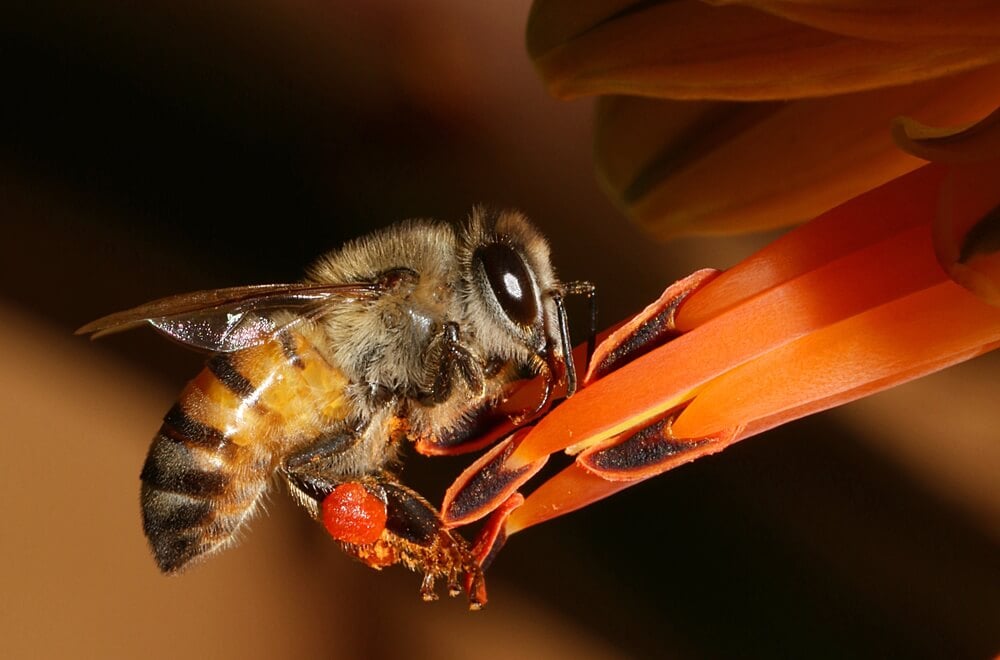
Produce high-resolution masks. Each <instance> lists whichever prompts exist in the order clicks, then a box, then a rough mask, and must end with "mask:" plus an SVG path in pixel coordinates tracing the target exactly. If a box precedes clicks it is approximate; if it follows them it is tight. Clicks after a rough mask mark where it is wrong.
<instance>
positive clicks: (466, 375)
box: [417, 321, 486, 405]
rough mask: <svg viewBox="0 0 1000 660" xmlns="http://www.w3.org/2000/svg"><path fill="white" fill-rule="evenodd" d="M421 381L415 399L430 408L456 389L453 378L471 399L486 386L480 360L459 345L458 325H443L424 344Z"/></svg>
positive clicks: (444, 399)
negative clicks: (423, 365)
mask: <svg viewBox="0 0 1000 660" xmlns="http://www.w3.org/2000/svg"><path fill="white" fill-rule="evenodd" d="M424 363H425V364H426V365H427V366H426V368H425V370H424V378H423V382H422V385H421V391H420V392H419V395H418V397H417V398H418V400H419V401H420V402H421V403H424V404H428V405H433V404H438V403H443V402H444V401H447V400H448V398H449V397H450V396H451V394H452V392H453V391H454V389H455V379H456V376H457V377H458V378H461V379H462V381H463V382H464V383H465V385H466V387H468V389H469V392H471V393H472V394H473V395H474V396H479V395H481V394H482V393H483V391H484V390H485V387H486V380H485V374H484V369H483V364H482V360H480V359H479V358H478V357H477V356H476V355H474V354H473V353H472V351H470V350H469V349H468V347H467V346H466V345H465V344H464V343H463V342H462V340H461V336H460V333H459V327H458V324H457V323H455V322H454V321H449V322H447V323H445V324H444V325H443V326H442V327H441V330H440V331H439V332H438V333H437V334H435V336H434V337H433V338H432V339H431V341H430V343H429V344H428V345H427V350H426V351H425V353H424Z"/></svg>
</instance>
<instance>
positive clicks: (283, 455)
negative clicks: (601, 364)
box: [77, 207, 593, 606]
mask: <svg viewBox="0 0 1000 660" xmlns="http://www.w3.org/2000/svg"><path fill="white" fill-rule="evenodd" d="M567 293H584V294H586V295H588V296H590V297H591V299H592V297H593V286H592V285H590V284H589V283H587V282H572V283H561V282H560V281H559V280H558V279H557V277H556V275H555V272H554V270H553V267H552V264H551V260H550V254H549V247H548V244H547V242H546V241H545V239H544V238H543V237H542V235H541V234H540V233H539V232H538V231H537V230H536V229H535V228H534V227H533V226H532V225H531V224H530V223H529V222H528V220H527V219H526V218H525V217H523V216H522V215H521V214H520V213H517V212H514V211H492V210H487V209H485V208H480V207H477V208H475V209H473V211H472V213H471V214H470V215H469V217H468V218H467V219H465V220H464V221H463V222H461V223H458V224H450V223H446V222H441V221H433V220H408V221H404V222H402V223H399V224H396V225H393V226H390V227H388V228H386V229H383V230H380V231H377V232H375V233H372V234H370V235H367V236H364V237H361V238H358V239H355V240H353V241H351V242H349V243H347V244H345V245H344V246H342V247H341V248H340V249H338V250H335V251H333V252H331V253H329V254H326V255H325V256H323V257H321V258H319V259H318V260H317V261H316V262H315V263H314V264H312V266H311V267H310V268H309V269H308V270H307V276H306V278H305V279H304V280H303V281H302V282H299V283H294V284H266V285H258V286H242V287H233V288H225V289H216V290H210V291H200V292H194V293H188V294H182V295H177V296H172V297H168V298H163V299H160V300H156V301H153V302H149V303H146V304H144V305H140V306H138V307H135V308H133V309H130V310H126V311H123V312H119V313H116V314H111V315H109V316H106V317H104V318H101V319H98V320H97V321H94V322H92V323H89V324H87V325H85V326H83V327H82V328H80V329H79V330H78V331H77V333H78V334H89V335H92V336H93V337H95V338H96V337H99V336H101V335H104V334H108V333H111V332H117V331H120V330H126V329H129V328H133V327H136V326H140V325H143V324H149V325H151V326H153V327H154V328H155V329H156V330H158V331H159V332H161V333H163V334H165V335H166V336H168V337H170V338H172V339H174V340H177V341H179V342H180V343H182V344H184V345H186V346H188V347H191V348H195V349H199V350H202V351H207V352H208V353H209V356H208V359H207V362H206V366H205V368H204V369H203V370H202V371H201V372H200V373H199V374H198V375H197V376H196V377H195V378H194V379H193V380H192V381H190V382H189V383H188V384H187V386H186V387H185V388H184V389H183V391H182V392H181V394H180V397H179V399H178V401H177V403H176V404H175V405H174V406H173V407H172V408H171V409H170V410H169V412H167V414H166V415H165V416H164V418H163V424H162V426H161V427H160V429H159V432H158V433H157V434H156V436H155V438H154V439H153V441H152V445H151V446H150V449H149V453H148V455H147V458H146V461H145V464H144V465H143V468H142V472H141V476H140V479H141V506H142V519H143V530H144V532H145V534H146V537H147V538H148V540H149V544H150V546H151V548H152V553H153V556H154V558H155V560H156V563H157V565H158V566H159V568H160V569H161V570H162V571H163V572H165V573H174V572H176V571H178V570H180V569H182V568H183V567H185V566H187V565H189V564H190V563H191V562H194V561H196V560H199V559H201V558H203V557H205V556H207V555H210V554H212V553H214V552H216V551H218V550H220V549H222V548H224V547H226V546H228V545H230V544H232V543H233V541H234V538H235V535H236V533H237V532H238V531H240V530H241V529H242V528H243V527H244V526H245V525H246V524H247V521H248V520H249V519H250V518H251V517H252V516H253V514H254V513H255V512H256V511H257V509H258V508H259V505H260V502H261V499H262V497H263V496H264V495H265V493H266V492H267V491H268V489H269V484H270V483H272V481H274V480H275V478H277V479H276V480H277V481H283V482H284V483H285V484H286V485H287V488H288V491H289V492H290V494H291V495H292V496H293V498H294V499H295V500H297V501H298V502H299V503H300V504H302V505H303V506H304V507H305V508H306V509H307V510H308V511H309V513H310V514H311V515H312V516H313V517H314V518H321V517H322V518H323V519H324V521H325V522H326V523H329V522H330V521H329V519H328V518H327V517H328V516H333V517H334V518H337V517H338V516H340V517H341V518H344V517H346V518H347V519H343V520H341V522H342V523H344V525H346V526H347V527H350V526H351V525H352V524H354V523H358V522H359V520H360V522H362V523H363V522H364V520H362V519H365V515H366V514H363V513H360V514H359V513H358V512H357V510H358V507H356V506H355V507H353V509H352V506H351V504H350V502H339V503H338V505H339V504H343V505H344V506H340V507H339V508H338V507H329V506H325V504H324V503H327V504H328V503H329V502H328V500H330V499H331V497H332V494H334V493H336V492H339V489H342V488H344V487H346V486H350V487H352V489H348V492H350V493H357V492H360V493H361V495H362V499H363V500H367V501H368V502H369V503H370V502H375V504H376V508H379V507H381V509H382V513H383V517H382V518H381V519H380V520H382V521H384V522H376V523H373V524H371V525H369V526H370V527H372V530H370V531H372V532H373V533H372V534H367V535H362V537H356V536H351V535H345V536H344V537H342V538H341V539H339V540H340V541H341V546H342V547H343V549H344V550H345V551H346V552H347V553H348V554H349V555H351V556H353V557H355V558H357V559H359V560H361V561H363V562H364V563H366V564H368V565H370V566H373V567H376V568H381V567H382V566H385V565H391V564H395V563H402V564H403V565H404V566H406V567H407V568H410V569H411V570H414V571H417V572H421V573H422V574H423V582H422V586H421V592H422V594H423V596H424V598H425V599H427V600H432V599H434V598H436V593H435V581H436V580H438V579H442V578H443V579H445V580H447V583H448V586H449V591H450V592H451V594H452V595H456V594H457V593H458V592H459V591H460V589H459V587H458V584H459V579H461V578H464V579H465V580H466V584H469V583H470V581H471V582H472V583H474V584H479V585H480V589H479V590H478V591H481V582H482V573H481V569H480V568H479V566H478V564H477V562H476V560H475V558H474V557H473V555H472V552H471V550H470V548H469V546H468V544H467V542H466V541H465V540H464V539H463V538H462V537H461V536H460V535H459V534H458V533H456V532H454V531H452V530H450V529H447V528H446V527H445V526H444V525H443V524H442V522H441V520H440V514H439V512H438V511H437V510H436V509H435V508H434V507H433V506H432V505H431V504H429V503H428V502H427V500H426V499H424V498H423V497H422V496H420V495H419V494H418V493H416V492H415V491H413V490H412V489H410V488H408V487H406V486H405V485H403V484H402V483H401V482H400V480H399V479H398V477H397V472H398V464H399V459H400V452H401V448H402V446H403V444H404V443H405V442H414V443H417V446H418V449H420V448H423V451H424V453H451V452H453V451H458V450H460V449H461V448H462V445H463V443H466V442H468V441H469V440H470V439H472V438H473V437H475V436H476V434H477V433H479V431H480V430H481V429H482V428H484V425H488V423H492V422H493V421H495V420H496V419H497V418H498V415H499V413H498V411H499V410H500V406H501V404H502V403H503V402H504V400H505V398H506V397H507V396H508V394H509V393H510V391H511V390H512V388H513V387H514V386H515V385H516V384H517V383H519V382H521V381H523V380H525V379H527V378H532V377H536V376H541V380H542V382H543V383H544V388H543V390H542V392H541V394H540V400H539V402H538V404H537V405H536V406H535V408H534V409H533V410H528V411H524V412H523V413H519V414H518V415H517V417H518V419H519V420H523V419H525V418H527V417H530V416H531V415H532V414H534V413H537V412H539V411H540V410H542V409H543V408H544V407H545V406H546V405H547V404H548V403H550V399H551V396H552V392H553V388H554V387H555V386H557V385H560V384H564V385H565V386H566V394H567V396H571V395H572V394H573V391H574V390H575V388H576V373H575V368H574V365H573V361H572V353H571V345H570V335H569V329H568V324H567V319H566V311H565V306H564V303H563V298H564V296H565V295H566V294H567ZM592 312H593V307H592ZM503 414H506V415H508V416H513V414H512V413H503ZM361 508H362V509H363V508H364V507H361ZM353 517H356V518H358V520H355V519H354V518H353ZM334 522H336V521H334ZM327 526H328V528H329V524H328V525H327ZM474 593H477V589H473V588H470V589H469V597H470V601H472V599H474V598H475V596H474V595H473V594H474ZM471 604H472V605H473V606H475V605H477V603H476V602H471Z"/></svg>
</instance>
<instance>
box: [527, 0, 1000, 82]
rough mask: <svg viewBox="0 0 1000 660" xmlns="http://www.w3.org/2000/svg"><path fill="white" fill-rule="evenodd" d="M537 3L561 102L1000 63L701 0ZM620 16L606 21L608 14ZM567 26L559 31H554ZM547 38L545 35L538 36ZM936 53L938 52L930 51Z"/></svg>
mask: <svg viewBox="0 0 1000 660" xmlns="http://www.w3.org/2000/svg"><path fill="white" fill-rule="evenodd" d="M578 5H579V3H577V2H569V1H567V0H561V1H560V0H547V1H540V2H536V3H535V6H534V8H533V11H532V14H531V17H529V24H528V34H529V37H528V43H529V45H530V52H531V54H532V56H533V58H534V61H535V64H536V66H537V68H538V70H539V71H540V73H541V74H542V77H543V78H544V79H545V81H546V84H547V85H548V87H549V90H550V92H551V93H552V94H553V95H555V96H557V97H559V98H573V97H578V96H585V95H591V94H628V95H639V96H656V97H666V98H674V99H720V100H739V101H749V100H768V99H772V100H773V99H791V98H804V97H811V96H828V95H831V94H840V93H844V92H856V91H861V90H868V89H874V88H878V87H884V86H887V85H902V84H907V83H912V82H916V81H921V80H928V79H931V78H936V77H940V76H944V75H952V74H956V73H959V72H962V71H968V70H971V69H975V68H978V67H981V66H984V65H987V64H990V63H993V62H996V61H998V60H1000V43H998V42H997V41H996V40H992V39H978V40H971V39H966V40H957V39H945V40H941V41H936V42H934V43H932V44H930V45H929V44H928V43H926V41H925V40H917V41H900V42H887V41H875V40H871V39H856V38H853V37H846V36H842V35H838V34H835V33H831V32H826V31H823V30H818V29H815V28H812V27H808V26H806V25H802V24H799V23H794V22H791V21H788V20H785V19H783V18H780V17H777V16H773V15H770V14H767V13H764V12H760V11H756V10H753V9H749V8H746V7H735V6H734V7H712V6H709V5H706V4H704V3H701V2H696V1H694V0H678V1H675V2H663V3H660V2H657V3H648V2H635V3H632V4H631V5H628V6H625V5H623V4H622V3H600V4H599V5H598V7H599V11H594V12H593V13H590V12H587V13H586V17H587V18H591V19H593V20H592V21H589V24H588V21H584V20H580V18H581V17H579V16H577V13H578ZM613 10H617V12H616V13H613V14H611V15H608V12H609V11H613ZM563 22H565V23H564V27H563V28H562V29H559V28H553V27H552V25H553V24H554V23H555V24H558V23H563ZM539 35H542V36H539ZM929 46H931V47H929Z"/></svg>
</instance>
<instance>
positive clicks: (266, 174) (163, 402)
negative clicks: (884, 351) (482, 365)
mask: <svg viewBox="0 0 1000 660" xmlns="http://www.w3.org/2000/svg"><path fill="white" fill-rule="evenodd" d="M119 4H120V3H109V2H102V1H100V0H97V1H94V2H89V3H83V2H80V3H36V4H33V5H31V6H30V8H25V7H21V8H13V7H10V6H5V7H3V8H2V9H0V44H2V47H0V51H2V52H0V54H2V57H0V71H2V78H0V80H2V96H3V100H2V102H0V136H2V137H0V219H2V226H3V234H2V238H0V282H2V285H0V328H2V330H0V365H2V369H0V417H2V419H3V425H2V428H3V432H2V433H3V439H2V443H3V444H2V448H3V461H2V464H0V502H2V504H0V506H2V509H0V511H2V514H0V515H2V520H3V525H2V527H0V559H2V562H0V585H2V596H0V656H2V657H4V658H27V657H32V658H35V657H43V658H48V657H59V658H89V657H100V658H114V657H122V658H134V657H149V658H158V657H175V656H177V655H179V654H183V655H185V656H188V657H213V658H228V657H232V658H262V657H293V658H298V657H344V658H359V657H368V658H392V657H435V658H466V657H472V656H473V655H475V656H476V657H483V658H492V657H497V658H500V657H512V656H516V657H519V658H547V657H557V656H559V657H562V656H565V657H579V658H588V657H593V658H621V657H650V656H657V657H671V658H712V657H733V656H740V657H762V658H770V657H776V656H794V657H812V658H816V657H830V658H840V657H854V658H859V657H873V658H874V657H890V656H892V657H907V658H921V657H928V658H943V657H947V658H961V657H969V658H983V657H987V656H989V655H990V654H991V653H993V652H995V651H997V650H1000V634H998V633H997V631H998V630H1000V562H998V556H1000V553H998V550H1000V489H998V488H997V475H998V474H1000V443H998V442H997V439H998V437H997V436H998V435H1000V433H998V431H997V429H998V428H1000V407H998V406H997V403H998V401H1000V385H998V382H1000V381H998V378H997V376H998V374H1000V359H998V356H997V355H995V354H994V355H987V356H985V357H983V358H980V359H977V360H974V361H973V362H971V363H967V364H964V365H960V366H959V367H956V368H953V369H951V370H948V371H945V372H942V373H940V374H938V375H935V376H933V377H930V378H927V379H924V380H922V381H919V382H917V383H913V384H910V385H907V386H904V387H902V388H898V389H896V390H893V391H891V392H888V393H885V394H882V395H879V396H876V397H872V398H870V399H867V400H865V401H862V402H858V403H856V404H853V405H851V406H847V407H845V408H844V409H842V410H838V411H833V412H830V413H826V414H822V415H818V416H816V417H813V418H810V419H805V420H801V421H799V422H796V423H794V424H790V425H788V426H787V427H785V428H782V429H778V430H775V431H772V432H770V433H768V434H766V435H764V436H761V437H757V438H754V439H752V440H751V441H749V442H747V443H744V444H742V445H738V446H736V447H733V448H732V449H730V450H728V451H727V452H725V453H724V454H722V455H719V456H715V457H711V458H707V459H704V460H702V461H699V462H697V463H695V464H692V465H689V466H686V467H684V468H681V469H679V470H676V471H675V472H672V473H669V474H667V475H664V476H662V477H660V478H658V479H655V480H653V481H651V482H648V483H645V484H642V485H640V486H637V487H636V488H634V489H632V490H629V491H626V492H624V493H623V494H621V495H619V496H617V497H615V498H613V499H611V500H608V501H605V502H602V503H599V504H597V505H595V506H594V507H591V509H589V510H587V511H584V512H578V513H575V514H573V515H570V516H567V517H566V518H564V519H561V520H557V521H554V522H552V523H549V524H547V525H545V526H542V527H540V528H538V529H532V530H529V531H527V532H524V533H523V534H521V535H518V536H516V537H514V538H513V539H512V540H511V542H510V543H509V544H508V546H507V548H506V549H505V551H504V553H503V554H502V555H501V556H500V559H499V561H498V562H497V564H496V565H495V566H494V567H493V569H492V570H491V572H490V575H489V585H490V595H491V601H490V604H489V606H488V607H487V608H486V610H485V611H483V612H480V613H476V614H470V613H468V612H466V611H465V606H464V602H462V601H461V600H455V601H448V600H445V601H442V602H439V603H437V604H433V605H427V604H423V603H421V602H420V601H419V598H418V594H417V587H418V584H419V580H418V578H417V577H416V576H414V575H412V574H409V573H407V572H405V571H403V570H402V569H391V570H387V571H385V572H383V573H382V574H377V573H374V572H372V571H370V570H368V569H366V568H364V567H362V566H360V565H357V564H355V563H353V562H351V561H350V560H348V559H346V558H345V557H344V556H343V555H341V554H340V553H339V552H338V551H337V549H336V547H335V546H334V544H333V543H332V542H331V541H329V540H328V539H327V538H326V537H325V535H324V532H323V530H322V529H321V528H320V527H319V526H318V525H316V524H315V523H313V522H312V521H310V520H309V519H308V517H307V516H306V515H304V513H302V512H301V511H298V510H296V509H295V507H294V506H293V505H291V504H290V503H289V502H288V501H287V497H285V495H284V494H283V493H280V492H278V493H276V494H275V495H274V497H273V498H272V501H271V504H270V506H269V515H268V516H266V517H262V518H259V519H258V520H256V521H255V522H254V524H253V526H252V529H251V530H250V531H249V532H248V533H247V534H246V535H245V537H246V538H245V540H244V543H243V544H241V546H239V548H237V549H235V550H230V551H228V552H226V553H224V554H222V555H219V556H217V557H215V558H213V559H212V560H211V561H209V562H206V563H205V564H203V565H201V566H199V567H197V568H196V569H193V570H191V571H190V572H188V573H186V574H185V575H183V576H181V577H178V578H175V579H165V578H162V577H160V576H159V574H158V573H157V572H156V569H155V567H154V565H153V562H152V560H151V559H150V557H149V555H148V552H147V550H146V548H145V541H144V539H143V538H142V533H141V529H140V524H139V511H138V503H137V489H138V479H137V475H138V472H139V468H140V466H141V464H142V460H143V456H144V454H145V450H146V446H147V443H148V439H150V438H151V437H152V435H153V433H154V432H155V431H156V429H157V427H158V426H159V420H160V417H161V416H162V414H163V412H164V411H165V410H166V409H167V408H168V407H169V406H170V405H171V403H172V401H173V399H174V397H175V396H176V393H177V392H178V391H179V390H180V388H181V386H182V385H183V383H184V382H185V380H186V379H187V378H189V377H191V376H192V375H193V374H194V373H195V372H196V371H197V370H198V368H199V366H200V359H201V358H200V357H199V356H197V355H195V354H192V353H189V352H186V351H184V350H183V349H181V348H179V347H177V346H175V345H172V344H170V343H169V342H166V341H164V340H162V339H161V338H159V337H157V336H155V335H154V334H153V333H152V332H149V331H145V330H144V331H139V332H134V333H130V334H127V335H119V336H115V337H113V338H109V339H107V340H104V341H101V342H99V343H97V344H91V343H89V342H87V341H86V340H83V339H81V338H78V337H74V336H72V330H73V329H74V328H76V327H78V326H79V325H81V324H83V323H84V322H86V321H88V320H91V319H93V318H95V317H97V316H100V315H103V314H105V313H107V312H110V311H114V310H117V309H120V308H123V307H128V306H131V305H133V304H137V303H139V302H142V301H145V300H147V299H151V298H154V297H158V296H161V295H167V294H171V293H177V292H180V291H185V290H190V289H197V288H209V287H218V286H228V285H236V284H248V283H260V282H271V281H287V280H293V279H296V278H298V277H299V276H300V275H301V273H302V268H303V266H304V265H305V264H306V263H308V262H309V261H310V260H312V259H313V258H315V257H316V256H318V255H319V254H321V253H322V252H324V251H326V250H328V249H330V248H331V247H334V246H336V245H337V244H338V243H339V242H341V241H342V240H343V239H345V238H348V237H351V236H354V235H356V234H358V233H361V232H364V231H366V230H368V229H370V228H373V227H376V226H382V225H385V224H388V223H390V222H392V221H394V220H396V219H399V218H402V217H409V216H436V217H445V218H457V217H460V216H462V215H464V214H465V213H466V212H467V211H468V209H469V207H470V206H471V205H472V204H474V203H477V202H488V203H494V204H500V205H511V206H516V207H518V208H520V209H521V210H523V211H524V212H526V213H527V214H528V215H529V216H531V217H532V218H534V219H535V220H536V222H537V223H538V224H539V225H540V226H541V227H542V228H543V230H544V231H545V232H546V233H547V234H548V235H549V236H550V238H551V240H552V243H553V247H554V253H555V260H556V264H557V267H558V268H559V270H560V273H561V274H562V275H563V276H564V277H565V278H566V279H583V278H586V279H590V280H593V281H594V282H595V283H596V284H597V285H598V287H599V290H600V293H601V298H600V303H601V311H602V316H603V320H604V321H605V322H611V321H613V320H617V319H619V318H622V317H624V316H625V315H627V314H628V313H630V312H633V311H636V310H638V309H639V308H641V306H642V305H644V304H645V302H646V301H649V300H652V299H653V298H655V296H656V295H657V294H658V293H659V291H660V290H661V289H662V288H663V287H664V286H665V285H666V284H667V283H669V282H670V281H672V280H673V279H675V278H677V277H680V276H682V275H684V274H686V273H687V272H689V271H691V270H694V269H695V268H699V267H702V266H715V267H726V266H728V265H730V264H732V263H734V262H735V261H736V260H738V259H739V258H740V257H741V256H744V255H746V254H748V253H749V252H750V251H751V250H752V249H753V247H754V246H755V245H759V244H760V243H761V241H763V240H766V237H747V238H742V239H732V240H728V239H727V240H722V239H712V240H708V239H706V240H695V239H690V240H685V241H683V242H678V243H675V244H671V245H656V244H653V243H652V242H651V241H649V240H648V239H646V238H644V237H643V236H641V235H640V234H639V233H638V232H637V231H636V230H635V229H633V228H632V227H630V226H629V225H627V224H626V223H625V221H624V220H623V219H622V217H621V216H620V215H619V214H618V212H617V211H616V210H615V209H614V208H613V207H612V205H611V204H610V203H609V202H608V201H607V200H606V199H605V198H604V197H603V196H602V195H601V193H600V191H599V190H598V187H597V184H596V182H595V180H594V175H593V165H592V162H591V136H590V106H589V103H588V102H585V101H581V102H573V103H561V102H557V101H554V100H552V99H550V98H549V97H548V96H546V94H545V92H544V90H543V88H542V85H541V83H540V82H539V80H538V79H537V77H536V76H535V74H534V72H533V70H532V68H531V65H530V63H529V61H528V58H527V56H526V54H525V52H524V46H523V33H524V24H525V19H526V17H527V12H528V6H529V3H528V2H526V1H525V0H517V1H516V2H485V3H467V2H460V1H459V0H450V1H449V0H438V1H436V2H421V1H418V0H409V1H407V0H395V1H394V0H379V1H377V2H369V3H365V4H364V6H363V7H362V6H361V5H362V3H323V2H278V1H277V0H260V1H257V2H232V1H230V2H223V3H215V4H214V6H212V7H206V6H203V3H195V2H166V1H164V0H153V1H152V2H146V3H138V4H135V5H134V6H129V7H126V6H119ZM255 223H261V224H262V225H263V226H264V227H265V229H264V230H263V231H261V230H258V229H253V228H251V224H255ZM578 312H581V314H580V316H581V318H582V309H581V310H578ZM466 461H467V459H424V458H419V457H415V458H414V459H413V460H411V461H409V462H408V463H407V466H406V478H407V481H408V482H410V483H411V484H414V485H417V486H419V487H420V488H422V490H423V491H424V492H425V493H426V494H428V495H429V496H430V497H431V498H432V499H434V500H437V501H440V497H441V494H442V493H443V492H444V489H445V487H446V485H447V483H448V481H449V480H450V479H451V478H453V477H454V476H455V475H457V474H458V472H459V471H460V470H461V467H462V466H463V465H464V464H465V463H466Z"/></svg>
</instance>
